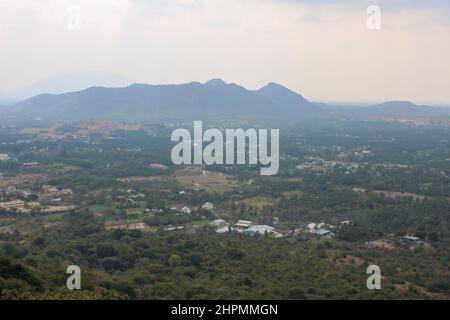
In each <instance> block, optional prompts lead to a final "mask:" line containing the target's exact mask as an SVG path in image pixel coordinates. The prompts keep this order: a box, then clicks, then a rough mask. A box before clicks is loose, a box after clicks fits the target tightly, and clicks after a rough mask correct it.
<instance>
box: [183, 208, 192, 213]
mask: <svg viewBox="0 0 450 320" xmlns="http://www.w3.org/2000/svg"><path fill="white" fill-rule="evenodd" d="M181 212H182V213H185V214H190V213H191V212H192V210H191V208H189V207H183V208H181Z"/></svg>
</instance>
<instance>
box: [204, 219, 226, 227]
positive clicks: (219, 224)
mask: <svg viewBox="0 0 450 320" xmlns="http://www.w3.org/2000/svg"><path fill="white" fill-rule="evenodd" d="M227 224H228V222H226V221H225V220H223V219H217V220H214V221H211V222H210V223H209V225H210V226H211V227H217V228H219V227H224V226H225V225H227Z"/></svg>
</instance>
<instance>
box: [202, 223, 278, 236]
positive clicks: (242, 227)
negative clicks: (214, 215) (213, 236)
mask: <svg viewBox="0 0 450 320" xmlns="http://www.w3.org/2000/svg"><path fill="white" fill-rule="evenodd" d="M210 226H211V227H213V228H215V229H216V232H217V233H227V232H237V233H243V234H245V235H249V236H257V235H271V236H273V237H275V238H281V237H284V234H283V233H281V232H279V231H278V230H276V229H275V228H274V227H272V226H268V225H259V224H255V223H254V222H252V221H249V220H238V221H237V222H236V223H235V224H232V223H230V222H228V221H226V220H223V219H217V220H214V221H212V222H211V223H210Z"/></svg>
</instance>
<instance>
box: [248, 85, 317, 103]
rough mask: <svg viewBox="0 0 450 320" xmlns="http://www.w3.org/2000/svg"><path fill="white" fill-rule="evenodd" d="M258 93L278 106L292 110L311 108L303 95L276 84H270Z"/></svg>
mask: <svg viewBox="0 0 450 320" xmlns="http://www.w3.org/2000/svg"><path fill="white" fill-rule="evenodd" d="M256 92H257V93H258V94H260V95H262V96H264V97H266V98H267V99H269V100H271V101H273V102H275V103H276V104H278V105H284V106H289V107H291V108H297V107H303V106H310V102H309V101H308V100H306V99H305V98H304V97H303V96H302V95H301V94H298V93H297V92H294V91H292V90H291V89H289V88H286V87H285V86H282V85H281V84H278V83H275V82H269V83H268V84H267V85H265V86H264V87H262V88H261V89H259V90H257V91H256Z"/></svg>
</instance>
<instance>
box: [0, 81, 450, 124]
mask: <svg viewBox="0 0 450 320" xmlns="http://www.w3.org/2000/svg"><path fill="white" fill-rule="evenodd" d="M2 113H3V115H4V116H7V117H14V118H20V119H36V118H39V119H45V120H51V121H63V120H67V121H77V120H96V119H103V120H126V121H143V120H161V119H179V120H195V119H224V118H238V119H242V118H245V119H254V118H266V119H267V118H269V119H271V118H273V119H289V120H296V119H298V120H301V119H311V118H323V117H330V118H333V117H334V118H336V117H339V118H345V119H358V120H361V119H362V120H400V121H417V120H429V119H446V120H448V119H449V115H450V109H443V108H434V107H430V106H418V105H415V104H413V103H411V102H408V101H391V102H386V103H382V104H379V105H374V106H370V107H359V108H337V107H333V106H330V105H326V104H322V103H314V102H310V101H308V100H307V99H306V98H304V97H303V96H302V95H301V94H299V93H296V92H294V91H292V90H290V89H288V88H286V87H284V86H282V85H280V84H276V83H273V82H271V83H269V84H267V85H266V86H264V87H263V88H261V89H259V90H248V89H246V88H244V87H242V86H239V85H237V84H235V83H226V82H224V81H223V80H221V79H213V80H210V81H208V82H205V83H199V82H190V83H185V84H178V85H149V84H132V85H130V86H126V87H120V88H110V87H98V86H94V87H89V88H87V89H84V90H80V91H75V92H68V93H61V94H41V95H37V96H34V97H32V98H30V99H26V100H23V101H21V102H18V103H15V104H13V105H10V106H8V107H6V108H5V107H4V108H3V110H2Z"/></svg>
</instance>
